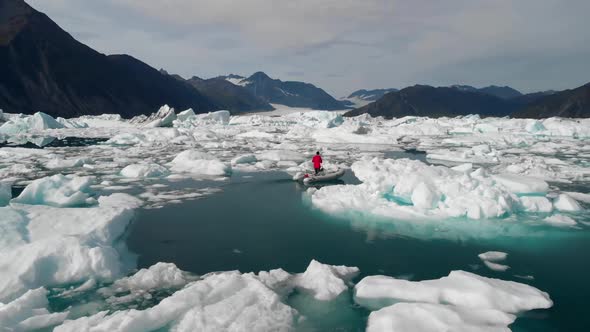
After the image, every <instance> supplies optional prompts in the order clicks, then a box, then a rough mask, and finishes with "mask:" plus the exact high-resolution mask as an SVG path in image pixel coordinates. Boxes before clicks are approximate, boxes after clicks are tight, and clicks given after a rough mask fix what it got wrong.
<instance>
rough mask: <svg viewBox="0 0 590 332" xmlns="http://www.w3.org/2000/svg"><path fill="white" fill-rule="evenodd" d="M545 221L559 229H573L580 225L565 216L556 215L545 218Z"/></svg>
mask: <svg viewBox="0 0 590 332" xmlns="http://www.w3.org/2000/svg"><path fill="white" fill-rule="evenodd" d="M544 221H545V222H546V223H548V224H550V225H552V226H557V227H573V226H576V225H577V224H578V223H576V221H575V220H574V219H572V218H570V217H568V216H564V215H563V214H554V215H552V216H549V217H547V218H545V219H544Z"/></svg>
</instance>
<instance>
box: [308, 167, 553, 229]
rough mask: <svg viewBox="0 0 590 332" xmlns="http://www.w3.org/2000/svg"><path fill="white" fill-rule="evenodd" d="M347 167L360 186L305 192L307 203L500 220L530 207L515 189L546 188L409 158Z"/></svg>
mask: <svg viewBox="0 0 590 332" xmlns="http://www.w3.org/2000/svg"><path fill="white" fill-rule="evenodd" d="M351 169H352V170H353V172H354V173H355V175H356V176H357V177H358V178H359V180H361V181H362V182H363V183H362V184H360V185H339V186H328V187H323V188H321V189H319V190H315V191H309V194H310V196H311V197H310V198H311V199H310V200H311V202H312V204H313V205H314V206H316V207H318V208H320V209H322V210H324V211H326V212H328V213H342V212H346V211H362V212H366V213H369V214H373V215H375V216H381V217H386V218H395V219H402V220H415V219H424V218H426V219H431V218H453V217H455V218H456V217H467V218H469V219H483V218H503V217H505V216H507V215H510V214H513V213H515V212H517V211H519V209H522V206H524V207H525V209H526V207H530V204H528V203H529V201H528V200H530V199H529V198H524V199H521V198H520V197H519V196H517V193H523V192H526V193H535V194H537V193H542V192H543V191H547V189H548V185H547V183H546V182H545V181H542V180H538V179H529V178H525V177H518V178H517V179H516V178H512V177H505V176H500V177H498V176H494V175H492V176H490V175H487V174H486V172H483V171H481V170H477V171H474V172H472V173H470V174H468V173H464V172H458V171H455V170H452V169H450V168H448V167H444V166H429V165H426V164H424V163H422V162H420V161H417V160H409V159H396V160H394V159H385V160H384V159H380V158H373V159H365V160H361V161H357V162H355V163H354V164H353V165H352V168H351ZM498 179H500V180H498ZM531 197H532V196H531ZM534 197H535V198H536V197H537V196H534ZM539 198H540V199H544V200H546V201H547V202H548V205H549V206H551V204H550V202H549V201H548V200H547V199H546V198H545V197H539ZM533 200H534V199H533Z"/></svg>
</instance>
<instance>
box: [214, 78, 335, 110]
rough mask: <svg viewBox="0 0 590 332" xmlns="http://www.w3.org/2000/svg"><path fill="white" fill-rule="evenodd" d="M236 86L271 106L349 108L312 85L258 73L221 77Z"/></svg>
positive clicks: (322, 108) (320, 108) (323, 108)
mask: <svg viewBox="0 0 590 332" xmlns="http://www.w3.org/2000/svg"><path fill="white" fill-rule="evenodd" d="M219 78H221V79H225V80H226V81H228V82H231V83H232V84H234V85H237V86H241V87H244V88H245V89H247V90H248V91H250V93H252V94H253V95H254V96H256V97H258V98H260V99H262V100H264V101H265V102H267V103H271V104H281V105H286V106H289V107H304V108H313V109H319V110H342V109H346V108H347V107H346V106H345V105H344V104H343V103H342V102H340V101H338V100H336V99H334V97H332V96H330V95H329V94H328V93H327V92H326V91H324V90H322V89H320V88H318V87H316V86H315V85H313V84H310V83H304V82H296V81H285V82H283V81H281V80H278V79H273V78H270V77H269V76H268V75H266V74H265V73H263V72H260V71H259V72H256V73H254V74H253V75H252V76H250V77H248V78H245V77H241V76H238V75H229V76H220V77H219Z"/></svg>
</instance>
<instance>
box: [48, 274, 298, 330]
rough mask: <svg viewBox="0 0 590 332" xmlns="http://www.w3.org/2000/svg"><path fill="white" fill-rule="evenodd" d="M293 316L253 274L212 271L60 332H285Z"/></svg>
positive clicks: (75, 322) (78, 321)
mask: <svg viewBox="0 0 590 332" xmlns="http://www.w3.org/2000/svg"><path fill="white" fill-rule="evenodd" d="M296 316H297V313H296V311H295V310H294V309H292V308H290V307H289V306H287V305H285V304H283V303H282V301H281V298H280V297H279V296H278V295H277V294H276V293H275V292H273V291H272V290H271V289H269V288H268V287H267V286H266V285H264V284H263V283H262V282H260V281H259V280H258V278H257V277H256V276H255V275H253V274H240V273H239V272H224V273H215V274H209V275H207V276H205V277H204V278H203V279H202V280H199V281H196V282H194V283H192V284H189V285H188V286H186V287H185V288H184V289H182V290H180V291H177V292H176V293H174V294H173V295H172V296H170V297H167V298H165V299H164V300H162V301H161V302H160V303H159V304H157V305H156V306H154V307H151V308H149V309H145V310H134V309H132V310H123V311H116V312H114V313H112V314H110V315H108V314H107V312H101V313H98V314H96V315H94V316H90V317H83V318H79V319H76V320H73V321H66V322H65V323H64V324H63V325H62V326H59V327H57V328H56V329H55V331H56V332H65V331H75V332H78V331H89V330H91V331H96V332H98V331H105V332H106V331H113V330H117V331H154V330H159V329H162V328H164V327H169V328H170V330H171V331H221V330H223V331H287V330H290V329H292V327H293V323H294V321H295V318H296Z"/></svg>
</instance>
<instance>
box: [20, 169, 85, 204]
mask: <svg viewBox="0 0 590 332" xmlns="http://www.w3.org/2000/svg"><path fill="white" fill-rule="evenodd" d="M93 183H94V177H91V176H85V177H78V176H73V175H62V174H56V175H53V176H49V177H45V178H41V179H37V180H35V181H33V182H31V183H30V184H29V185H28V186H26V188H25V189H24V190H23V192H22V193H21V194H20V195H19V196H18V197H16V198H14V199H13V200H12V201H11V202H12V203H20V204H37V205H49V206H54V207H73V206H85V205H88V204H93V203H95V200H94V199H93V198H92V197H91V196H92V195H93V191H92V189H91V188H90V186H91V185H92V184H93Z"/></svg>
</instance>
